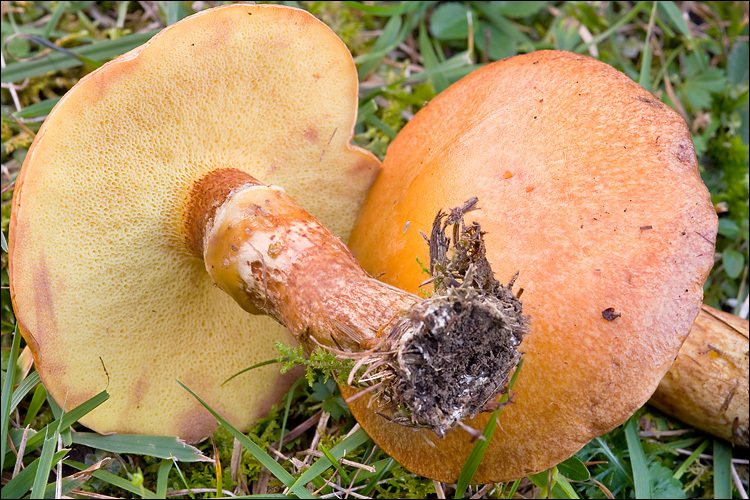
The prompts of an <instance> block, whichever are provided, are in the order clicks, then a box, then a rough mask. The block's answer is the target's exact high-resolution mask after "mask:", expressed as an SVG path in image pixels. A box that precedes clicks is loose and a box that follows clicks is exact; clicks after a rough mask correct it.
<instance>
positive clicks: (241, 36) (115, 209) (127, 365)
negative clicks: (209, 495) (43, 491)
mask: <svg viewBox="0 0 750 500" xmlns="http://www.w3.org/2000/svg"><path fill="white" fill-rule="evenodd" d="M356 107H357V75H356V69H355V66H354V64H353V62H352V59H351V56H350V54H349V52H348V50H347V48H346V47H345V46H344V44H343V43H342V42H341V41H340V40H339V39H338V38H337V37H336V36H335V35H334V34H333V32H331V31H330V30H329V29H328V28H327V27H326V26H325V25H324V24H323V23H321V22H319V21H318V20H317V19H315V18H314V17H313V16H311V15H309V14H308V13H306V12H304V11H300V10H296V9H290V8H283V7H278V6H250V5H235V6H228V7H220V8H217V9H212V10H210V11H206V12H203V13H200V14H197V15H195V16H192V17H190V18H187V19H185V20H183V21H182V22H180V23H177V24H175V25H173V26H171V27H170V28H168V29H166V30H164V31H162V32H161V33H160V34H159V35H157V36H155V37H154V38H153V39H152V40H151V41H150V42H149V43H147V44H146V45H144V46H142V47H139V48H137V49H135V50H133V51H131V52H130V53H128V54H125V55H124V56H121V57H120V58H118V59H116V60H114V61H112V62H110V63H108V64H106V65H105V66H103V67H102V68H100V69H99V70H97V71H95V72H94V73H92V74H90V75H89V76H87V77H86V78H84V79H83V80H81V81H80V82H79V83H78V84H77V85H76V86H75V87H74V88H73V89H72V90H71V91H70V92H69V93H68V94H67V95H66V96H65V97H64V98H63V99H62V101H61V102H60V103H59V104H58V105H57V107H56V108H55V109H54V110H53V112H52V114H51V115H50V117H49V118H48V120H47V122H46V123H45V124H44V126H43V127H42V130H41V131H40V133H39V135H38V136H37V138H36V141H35V143H34V145H33V147H32V149H31V151H30V152H29V155H28V158H27V160H26V163H25V164H24V167H23V170H22V172H21V174H20V175H19V178H18V181H17V187H16V192H15V198H14V211H13V216H12V221H11V242H10V244H11V249H10V256H11V288H12V295H13V299H14V305H15V310H16V314H17V317H18V321H19V324H20V326H21V329H22V331H23V333H24V335H25V337H26V339H27V341H28V343H29V345H30V346H31V348H32V350H33V352H34V355H35V360H36V363H37V369H38V370H39V372H40V374H41V376H42V380H43V382H44V383H45V385H46V387H47V389H48V390H49V392H50V393H51V394H52V395H53V397H54V398H55V400H56V401H57V402H58V403H59V404H60V405H61V406H63V407H64V408H65V409H66V410H70V409H71V408H73V407H74V406H76V405H78V404H80V403H82V402H83V401H85V400H86V399H87V398H89V397H91V396H93V395H94V394H96V393H98V392H100V391H102V390H104V389H106V390H107V391H108V392H109V393H110V395H111V397H110V399H109V400H108V401H107V402H106V403H105V404H104V405H102V406H101V407H99V408H98V409H97V410H95V411H94V412H92V413H91V414H89V415H88V416H87V417H85V418H84V419H83V420H82V422H83V423H84V424H85V425H87V426H89V427H91V428H92V429H94V430H96V431H98V432H102V433H110V432H118V433H145V434H167V435H177V436H180V437H182V438H185V439H187V440H189V441H196V440H199V439H201V438H203V437H206V436H207V435H208V434H209V433H210V432H211V430H212V429H213V428H214V427H215V420H214V419H213V417H211V415H210V414H209V413H208V412H207V411H205V410H203V409H202V408H201V407H200V405H199V404H198V403H197V402H196V401H195V400H194V399H193V397H192V396H190V395H189V394H188V393H187V392H186V391H185V390H184V389H183V388H181V387H180V386H179V384H178V383H177V380H179V381H181V382H183V383H185V384H186V385H187V386H188V387H190V388H191V389H192V390H194V391H195V392H196V393H197V394H198V395H199V396H201V397H202V398H204V400H205V401H206V402H207V403H208V404H209V405H211V406H212V407H213V408H214V409H216V410H217V411H218V412H219V413H220V414H222V415H223V416H224V417H226V418H227V419H228V420H229V421H230V422H231V423H232V424H234V425H236V426H239V427H241V428H246V427H248V425H250V424H251V423H252V422H253V420H254V419H255V418H257V417H259V416H261V415H262V414H264V413H265V412H266V411H267V409H268V408H269V406H270V405H271V404H273V403H275V402H277V401H278V400H279V399H280V397H281V395H282V394H283V392H284V391H285V390H286V388H287V387H288V381H284V380H281V378H280V376H279V374H278V366H277V365H276V366H274V365H272V366H269V367H264V368H261V369H256V370H252V371H251V372H248V373H245V374H243V375H241V376H239V377H237V378H235V379H233V380H232V381H231V382H229V383H227V384H225V385H223V386H222V385H221V383H222V382H223V381H224V380H226V379H227V378H229V377H230V376H231V375H233V374H235V373H237V372H238V371H240V370H242V369H243V368H247V367H249V366H251V365H253V364H255V363H258V362H261V361H265V360H268V359H271V358H275V357H276V355H277V353H276V351H275V349H274V348H273V342H274V341H275V340H279V341H282V342H285V343H287V344H289V343H293V342H294V341H293V339H292V338H291V334H289V333H288V331H287V330H286V329H284V328H282V327H280V326H278V325H277V324H276V323H275V322H274V321H272V320H271V319H269V318H267V317H260V316H251V315H249V314H247V313H246V312H244V311H243V310H242V309H240V307H239V306H238V305H237V304H235V303H234V302H233V301H232V300H231V298H230V297H229V296H228V295H226V294H225V293H224V292H223V291H221V290H220V289H218V288H217V287H216V286H214V285H213V283H212V281H211V280H210V278H209V277H208V275H207V273H206V271H205V267H204V263H203V261H202V260H200V259H198V258H196V257H195V256H193V255H191V254H190V253H189V251H188V249H187V247H186V244H185V235H184V230H183V225H184V213H185V208H186V205H187V201H188V194H189V192H190V188H191V186H192V185H193V183H194V182H195V181H196V180H197V179H198V178H200V177H201V176H202V175H204V174H205V173H207V172H209V171H211V170H214V169H217V168H237V169H241V170H244V171H246V172H248V173H249V174H251V175H253V176H255V177H257V178H258V179H260V180H262V181H263V182H266V183H271V184H276V185H279V186H282V187H283V188H285V189H286V190H287V192H289V194H291V195H292V196H293V197H294V198H295V199H296V200H297V201H298V202H299V203H300V204H301V205H302V206H303V207H305V208H306V209H307V210H308V211H310V212H311V213H312V214H313V215H315V216H316V217H318V218H319V219H320V220H321V221H322V222H323V223H324V224H325V225H327V226H328V227H329V228H331V229H332V230H333V231H334V232H335V233H336V234H338V235H339V236H341V237H342V238H347V237H348V235H349V232H350V230H351V226H352V224H353V220H354V217H355V216H356V213H357V210H358V208H359V206H360V204H361V202H362V199H363V198H364V195H365V192H366V190H367V189H368V188H369V186H370V184H371V183H372V179H373V178H374V176H375V174H376V173H377V170H378V168H379V163H378V161H377V159H375V158H374V157H373V156H372V155H370V154H369V153H367V152H365V151H363V150H360V149H357V148H354V147H351V146H350V145H349V140H350V138H351V135H352V130H353V126H354V121H355V115H356V109H357V108H356Z"/></svg>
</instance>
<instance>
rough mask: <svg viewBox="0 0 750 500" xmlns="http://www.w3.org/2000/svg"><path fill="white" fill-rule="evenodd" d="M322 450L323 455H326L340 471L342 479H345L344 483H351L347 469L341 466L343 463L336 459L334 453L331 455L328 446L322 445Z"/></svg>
mask: <svg viewBox="0 0 750 500" xmlns="http://www.w3.org/2000/svg"><path fill="white" fill-rule="evenodd" d="M320 451H322V452H323V456H325V457H326V458H327V459H328V461H329V462H330V463H331V465H332V466H333V467H334V468H335V469H336V470H337V471H338V473H339V476H341V479H342V480H343V481H344V483H346V484H349V483H351V480H350V479H349V475H348V474H347V473H346V471H345V470H344V469H343V468H342V467H341V464H340V463H339V461H338V460H336V459H335V458H334V457H333V455H331V452H329V451H328V448H326V447H325V446H323V445H322V444H321V445H320Z"/></svg>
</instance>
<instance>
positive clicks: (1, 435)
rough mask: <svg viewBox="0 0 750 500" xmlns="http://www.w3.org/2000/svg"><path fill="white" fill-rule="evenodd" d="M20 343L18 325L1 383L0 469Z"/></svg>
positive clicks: (3, 458) (6, 445) (3, 457)
mask: <svg viewBox="0 0 750 500" xmlns="http://www.w3.org/2000/svg"><path fill="white" fill-rule="evenodd" d="M20 345H21V335H20V334H19V333H18V325H17V324H16V329H15V331H14V332H13V344H12V345H11V348H10V356H9V357H8V371H7V372H6V373H5V383H4V384H3V394H2V396H1V397H0V405H1V407H0V418H2V424H0V425H2V428H1V429H0V447H2V450H0V452H1V453H2V455H0V470H4V469H5V451H6V450H7V447H8V426H9V425H10V412H11V397H12V394H13V380H14V379H15V378H16V359H18V348H19V347H20Z"/></svg>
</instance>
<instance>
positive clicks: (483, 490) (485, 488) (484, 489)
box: [469, 483, 495, 499]
mask: <svg viewBox="0 0 750 500" xmlns="http://www.w3.org/2000/svg"><path fill="white" fill-rule="evenodd" d="M494 486H495V485H494V483H490V484H485V485H484V486H483V487H482V488H481V489H480V490H479V491H477V492H476V493H474V494H473V495H472V496H470V497H469V498H472V499H476V498H482V496H484V494H485V493H487V492H488V491H490V489H491V488H494Z"/></svg>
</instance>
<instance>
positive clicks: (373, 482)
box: [359, 458, 395, 496]
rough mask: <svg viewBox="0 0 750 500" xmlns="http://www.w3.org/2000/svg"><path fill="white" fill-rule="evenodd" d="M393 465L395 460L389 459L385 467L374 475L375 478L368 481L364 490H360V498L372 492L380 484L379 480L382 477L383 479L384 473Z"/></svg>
mask: <svg viewBox="0 0 750 500" xmlns="http://www.w3.org/2000/svg"><path fill="white" fill-rule="evenodd" d="M394 463H395V460H393V459H392V458H389V459H388V461H387V462H386V464H385V467H383V468H382V469H380V471H378V472H377V473H376V474H375V476H373V478H372V479H370V482H369V483H368V484H367V486H365V487H364V488H362V489H361V490H360V491H359V494H360V495H362V496H369V495H370V492H371V491H372V490H374V489H375V487H376V486H377V485H378V483H379V482H380V480H381V479H383V477H385V475H386V473H387V472H388V471H389V470H390V469H391V467H392V466H393V464H394ZM376 470H377V469H376Z"/></svg>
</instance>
